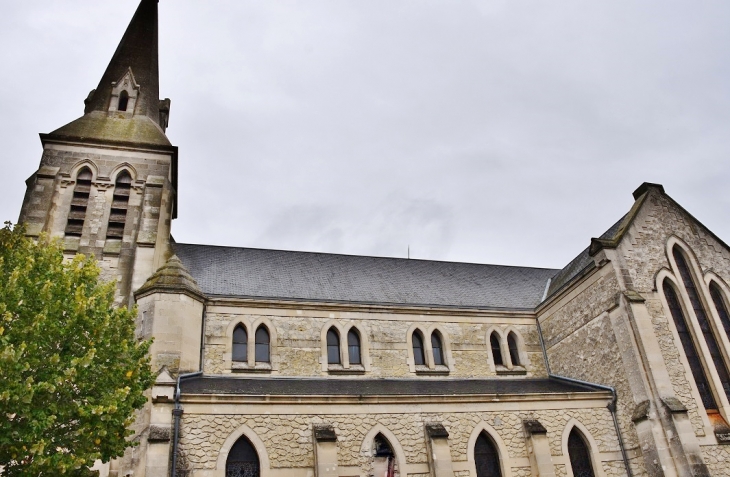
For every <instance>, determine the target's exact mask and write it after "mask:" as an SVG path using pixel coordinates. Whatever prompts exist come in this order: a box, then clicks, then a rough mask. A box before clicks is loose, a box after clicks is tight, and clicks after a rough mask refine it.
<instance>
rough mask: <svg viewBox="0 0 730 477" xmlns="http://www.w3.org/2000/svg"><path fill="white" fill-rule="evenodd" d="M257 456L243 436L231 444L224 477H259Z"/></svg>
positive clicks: (249, 442)
mask: <svg viewBox="0 0 730 477" xmlns="http://www.w3.org/2000/svg"><path fill="white" fill-rule="evenodd" d="M260 474H261V470H260V468H259V456H258V454H257V453H256V449H254V447H253V445H252V444H251V441H249V440H248V439H247V438H246V437H245V436H241V438H240V439H238V440H237V441H236V443H235V444H233V447H231V451H230V452H229V453H228V459H227V460H226V477H259V475H260Z"/></svg>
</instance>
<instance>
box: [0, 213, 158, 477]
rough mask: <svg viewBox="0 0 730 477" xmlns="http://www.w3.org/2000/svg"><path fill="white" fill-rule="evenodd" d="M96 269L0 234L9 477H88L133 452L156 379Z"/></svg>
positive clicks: (20, 234) (131, 317) (1, 457)
mask: <svg viewBox="0 0 730 477" xmlns="http://www.w3.org/2000/svg"><path fill="white" fill-rule="evenodd" d="M114 290H115V288H114V284H113V283H107V284H104V283H100V282H99V267H98V265H97V263H96V261H95V260H94V259H93V257H91V258H86V257H84V256H82V255H76V256H75V257H74V258H73V259H72V260H64V258H63V253H62V250H61V248H60V246H59V245H58V244H57V243H54V242H49V241H48V240H46V239H44V238H41V240H39V241H38V242H35V241H33V240H31V239H28V238H26V237H25V235H24V230H23V228H22V227H21V226H15V227H14V228H13V227H11V225H10V224H6V225H5V228H3V229H2V230H0V465H2V466H4V467H5V468H4V470H3V471H2V475H9V476H12V475H34V476H39V475H61V474H72V475H80V474H84V473H86V472H87V468H88V467H89V466H91V465H93V463H94V461H95V460H96V459H102V460H104V461H108V460H109V459H111V458H114V457H118V456H121V455H122V454H123V453H124V450H125V449H126V448H127V447H129V446H130V445H132V442H131V440H130V435H131V431H130V430H129V429H128V428H129V426H130V425H131V424H132V422H133V420H134V411H135V410H137V409H140V408H141V407H142V406H144V404H145V402H146V398H145V396H144V394H143V393H144V391H145V390H146V389H147V388H149V387H150V386H151V385H152V382H153V379H154V378H153V375H152V373H151V370H150V366H149V358H148V357H147V351H148V348H149V344H150V343H149V342H139V341H138V340H137V339H136V338H135V332H134V328H135V316H136V311H135V310H127V309H126V308H117V307H115V306H114Z"/></svg>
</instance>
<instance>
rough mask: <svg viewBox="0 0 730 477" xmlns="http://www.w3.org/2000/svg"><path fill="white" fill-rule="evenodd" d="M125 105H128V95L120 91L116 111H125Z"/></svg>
mask: <svg viewBox="0 0 730 477" xmlns="http://www.w3.org/2000/svg"><path fill="white" fill-rule="evenodd" d="M127 104H129V93H127V92H126V91H122V92H121V93H119V106H118V107H117V111H126V110H127Z"/></svg>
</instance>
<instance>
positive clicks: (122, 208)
mask: <svg viewBox="0 0 730 477" xmlns="http://www.w3.org/2000/svg"><path fill="white" fill-rule="evenodd" d="M131 189H132V177H131V176H130V175H129V172H127V171H122V172H121V173H120V174H119V176H118V177H117V182H116V184H115V185H114V196H113V198H112V210H111V212H110V213H109V225H108V227H107V229H106V238H116V239H121V238H122V235H124V223H125V222H126V221H127V207H128V205H129V192H130V191H131Z"/></svg>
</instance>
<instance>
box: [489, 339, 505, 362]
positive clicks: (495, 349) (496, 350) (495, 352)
mask: <svg viewBox="0 0 730 477" xmlns="http://www.w3.org/2000/svg"><path fill="white" fill-rule="evenodd" d="M489 346H490V347H491V348H492V360H493V361H494V365H495V366H503V365H504V361H503V360H502V345H501V344H500V342H499V335H498V334H497V333H496V332H492V334H491V335H489Z"/></svg>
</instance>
